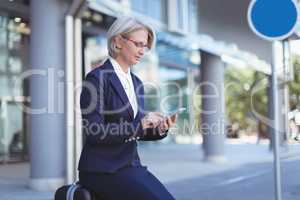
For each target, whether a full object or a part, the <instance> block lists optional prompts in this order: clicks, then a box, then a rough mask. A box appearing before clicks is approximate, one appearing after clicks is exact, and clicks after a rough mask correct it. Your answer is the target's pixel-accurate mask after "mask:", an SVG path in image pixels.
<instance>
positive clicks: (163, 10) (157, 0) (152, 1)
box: [131, 0, 167, 23]
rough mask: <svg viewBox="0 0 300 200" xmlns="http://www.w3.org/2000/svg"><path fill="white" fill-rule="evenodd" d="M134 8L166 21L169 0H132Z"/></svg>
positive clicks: (163, 21) (158, 19)
mask: <svg viewBox="0 0 300 200" xmlns="http://www.w3.org/2000/svg"><path fill="white" fill-rule="evenodd" d="M131 8H132V10H134V11H136V12H138V13H142V14H145V15H147V16H149V17H152V18H153V19H155V20H157V21H160V22H162V23H166V21H167V0H143V1H142V0H131Z"/></svg>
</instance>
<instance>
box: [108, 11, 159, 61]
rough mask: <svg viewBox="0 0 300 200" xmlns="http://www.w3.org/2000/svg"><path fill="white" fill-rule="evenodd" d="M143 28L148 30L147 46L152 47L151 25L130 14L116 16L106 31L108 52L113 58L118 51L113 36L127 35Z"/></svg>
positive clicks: (152, 31)
mask: <svg viewBox="0 0 300 200" xmlns="http://www.w3.org/2000/svg"><path fill="white" fill-rule="evenodd" d="M141 29H145V30H146V31H147V32H148V41H147V46H148V48H149V49H152V48H153V47H154V45H155V40H156V35H155V32H154V30H153V29H152V27H151V26H149V25H146V24H144V23H142V22H141V21H138V20H137V19H135V18H133V17H130V16H121V17H118V18H117V19H116V20H115V21H114V23H113V24H112V25H111V26H110V28H109V29H108V32H107V49H108V54H109V55H110V56H111V57H113V58H115V57H116V56H117V54H118V52H119V49H117V48H116V44H115V42H114V38H115V37H116V36H118V35H124V36H127V35H129V34H130V33H132V32H135V31H138V30H141Z"/></svg>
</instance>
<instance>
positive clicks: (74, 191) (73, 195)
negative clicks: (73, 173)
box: [54, 182, 97, 200]
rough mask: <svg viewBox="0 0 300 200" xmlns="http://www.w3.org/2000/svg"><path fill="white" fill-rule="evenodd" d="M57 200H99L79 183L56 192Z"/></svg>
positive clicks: (63, 187) (65, 186)
mask: <svg viewBox="0 0 300 200" xmlns="http://www.w3.org/2000/svg"><path fill="white" fill-rule="evenodd" d="M54 199H55V200H97V199H96V198H95V195H94V194H93V193H91V192H90V191H88V190H87V189H85V188H83V187H82V186H81V185H80V184H79V183H78V182H76V183H73V184H71V185H64V186H62V187H60V188H58V189H57V190H56V191H55V197H54Z"/></svg>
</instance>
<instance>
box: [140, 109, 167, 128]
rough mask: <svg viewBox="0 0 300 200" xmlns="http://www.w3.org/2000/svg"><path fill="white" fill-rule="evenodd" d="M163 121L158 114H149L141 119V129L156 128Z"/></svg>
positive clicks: (161, 116) (162, 117)
mask: <svg viewBox="0 0 300 200" xmlns="http://www.w3.org/2000/svg"><path fill="white" fill-rule="evenodd" d="M164 119H165V118H164V116H163V115H162V114H161V113H159V112H149V113H148V114H147V115H146V116H145V117H144V118H143V119H142V126H143V129H146V128H156V127H157V126H158V125H159V124H161V123H162V122H163V121H164Z"/></svg>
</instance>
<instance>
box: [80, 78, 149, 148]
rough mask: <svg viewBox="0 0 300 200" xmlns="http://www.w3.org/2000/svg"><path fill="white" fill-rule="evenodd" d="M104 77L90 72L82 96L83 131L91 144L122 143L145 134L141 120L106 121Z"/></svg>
mask: <svg viewBox="0 0 300 200" xmlns="http://www.w3.org/2000/svg"><path fill="white" fill-rule="evenodd" d="M104 82H105V81H104V77H103V76H102V77H97V75H94V74H91V73H90V74H88V75H87V76H86V79H85V81H84V84H83V87H82V92H81V96H80V108H81V114H82V126H83V132H84V133H85V134H86V141H87V143H89V144H92V145H97V144H121V143H124V142H125V141H126V140H127V139H129V138H132V137H137V136H139V137H140V136H141V135H143V129H142V124H141V121H140V120H134V121H133V122H126V123H105V120H104V114H103V111H104V104H105V103H104V102H105V99H104V95H105V90H104Z"/></svg>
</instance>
